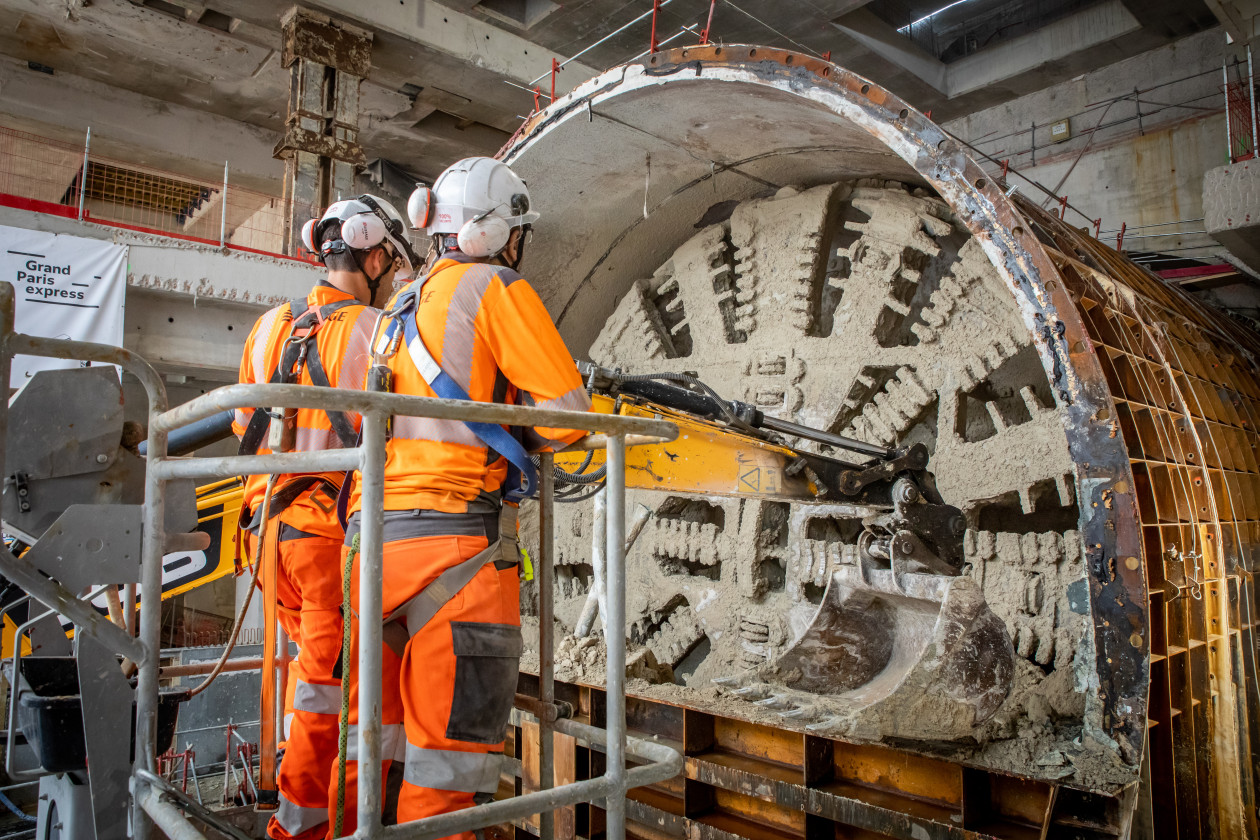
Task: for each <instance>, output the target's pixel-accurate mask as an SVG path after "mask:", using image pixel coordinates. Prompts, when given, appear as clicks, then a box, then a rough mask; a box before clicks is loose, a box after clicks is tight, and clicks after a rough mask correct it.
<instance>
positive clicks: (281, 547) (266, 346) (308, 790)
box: [233, 195, 419, 840]
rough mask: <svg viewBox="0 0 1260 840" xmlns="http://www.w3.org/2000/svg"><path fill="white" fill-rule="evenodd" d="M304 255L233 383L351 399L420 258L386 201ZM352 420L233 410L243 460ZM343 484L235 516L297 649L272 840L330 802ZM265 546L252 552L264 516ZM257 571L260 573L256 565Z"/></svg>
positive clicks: (313, 237) (308, 827) (312, 231)
mask: <svg viewBox="0 0 1260 840" xmlns="http://www.w3.org/2000/svg"><path fill="white" fill-rule="evenodd" d="M302 238H303V244H305V246H306V247H307V249H308V250H310V251H311V252H312V253H314V254H316V255H317V256H318V258H319V259H320V261H321V262H322V263H323V264H324V265H325V266H326V267H327V268H328V275H327V277H326V279H324V280H322V281H321V282H320V283H319V284H317V285H316V286H315V287H314V288H313V289H311V291H310V292H309V293H308V294H307V295H306V297H305V298H301V299H298V300H294V301H291V302H290V303H286V304H283V305H281V306H278V307H276V308H274V309H272V310H270V311H269V312H267V313H266V314H264V315H263V316H262V317H261V318H259V319H258V322H257V323H256V324H255V325H254V329H253V331H252V332H251V333H250V335H249V338H248V339H247V340H246V342H245V352H244V355H243V356H242V358H241V370H240V381H241V382H242V383H268V382H271V383H296V384H301V385H318V386H324V387H333V388H349V389H354V390H361V389H362V388H363V387H364V384H365V381H366V376H367V371H368V365H369V362H370V359H371V350H370V347H371V336H372V330H373V328H374V327H375V325H376V321H377V318H378V316H379V315H380V310H379V309H378V308H373V307H380V306H381V305H383V304H384V302H385V301H386V300H388V298H389V296H390V294H392V292H393V281H394V278H395V277H400V278H403V279H405V278H408V277H410V276H411V273H412V272H413V270H414V267H415V266H417V265H419V259H418V258H417V257H416V255H415V252H414V251H413V250H412V248H411V245H410V244H409V243H408V241H407V238H406V233H405V222H404V220H403V218H402V216H401V214H399V212H398V211H397V210H396V209H394V208H393V207H392V206H390V205H389V204H388V203H387V202H385V201H383V200H381V199H379V198H374V197H372V196H370V195H363V196H360V197H358V198H356V199H350V200H346V201H338V202H336V203H335V204H333V205H331V206H330V207H329V208H328V210H327V211H326V212H325V213H324V215H323V217H322V218H320V219H319V220H318V221H315V220H312V221H310V222H308V223H307V224H306V226H305V228H304V229H303V231H302ZM359 424H360V418H359V415H358V414H353V413H342V412H338V411H329V412H324V411H319V410H315V409H298V410H289V411H284V410H276V411H269V410H267V409H265V408H259V409H255V410H253V411H237V412H236V418H235V422H234V423H233V431H235V432H236V434H237V436H238V437H240V438H241V453H242V454H255V453H266V452H271V451H276V450H280V451H298V452H310V451H315V450H323V449H336V448H339V447H348V446H354V445H355V443H356V437H357V435H358V431H359ZM343 478H344V474H343V473H340V472H337V473H327V474H314V475H282V476H277V477H276V480H275V482H274V484H273V492H272V495H271V498H270V500H269V502H268V503H267V504H266V505H265V506H264V499H263V497H264V495H265V492H266V491H265V487H266V484H267V477H266V476H260V475H254V476H248V477H247V478H246V480H245V499H244V508H243V511H244V516H243V518H244V519H246V520H247V521H248V526H249V528H250V530H251V532H252V533H253V537H252V540H251V543H252V545H253V546H254V548H255V550H254V551H253V556H254V557H255V562H260V563H261V562H262V560H263V557H264V556H265V554H266V553H267V552H275V557H276V562H277V569H278V574H277V575H276V580H275V581H274V585H275V588H276V594H277V602H278V613H279V616H278V617H279V620H280V623H281V625H282V626H283V627H284V629H285V632H286V633H287V634H288V636H289V638H291V639H292V640H294V641H295V642H296V643H297V645H298V649H299V652H298V656H297V659H296V660H295V661H294V662H293V664H292V666H291V668H290V681H289V682H290V690H291V695H292V700H291V702H292V714H291V716H290V715H286V717H285V724H286V725H285V729H286V733H287V741H288V743H287V746H286V748H285V755H284V760H283V761H282V763H281V765H280V771H279V778H278V788H279V803H278V809H277V811H276V813H275V815H274V816H273V817H272V818H271V820H270V822H269V823H268V825H267V834H268V836H269V837H271V838H272V840H313V838H318V837H323V836H324V835H325V834H327V832H328V825H327V823H328V791H329V779H330V774H331V773H332V772H333V770H334V764H335V762H336V758H337V747H338V722H339V721H338V716H339V713H340V710H341V680H340V678H339V676H338V675H336V674H335V673H334V670H335V667H334V666H335V664H336V661H337V657H338V655H339V654H340V653H341V643H342V638H341V635H342V629H341V628H342V614H341V607H342V582H341V578H342V575H341V543H342V540H343V537H344V531H343V530H342V527H341V524H340V522H339V521H338V519H337V496H338V492H339V489H340V485H341V482H342V480H343ZM264 507H266V509H267V511H268V515H267V519H268V522H267V525H266V528H264V529H261V530H262V531H263V533H264V534H265V543H264V544H263V545H262V546H259V545H258V533H259V531H260V525H261V524H262V523H261V519H262V515H263V509H264ZM264 568H265V565H264Z"/></svg>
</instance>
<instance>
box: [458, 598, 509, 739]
mask: <svg viewBox="0 0 1260 840" xmlns="http://www.w3.org/2000/svg"><path fill="white" fill-rule="evenodd" d="M451 640H452V647H453V649H454V653H455V685H454V695H453V697H452V698H451V716H450V720H449V721H448V722H447V726H446V737H447V738H450V739H452V740H455V741H469V742H472V743H474V744H497V743H499V742H500V741H502V740H503V738H504V733H505V731H506V728H507V724H508V719H509V717H510V716H511V714H512V704H513V701H514V699H515V697H516V680H517V674H518V671H519V667H520V659H521V651H522V650H523V648H524V643H523V641H522V639H521V628H520V627H519V626H517V625H514V624H484V623H481V622H475V621H453V622H451Z"/></svg>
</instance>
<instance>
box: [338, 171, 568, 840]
mask: <svg viewBox="0 0 1260 840" xmlns="http://www.w3.org/2000/svg"><path fill="white" fill-rule="evenodd" d="M407 215H408V216H409V218H410V219H411V222H412V225H413V227H415V228H417V229H423V230H425V231H426V232H427V233H428V234H430V235H431V236H432V238H433V244H434V253H435V260H436V261H435V262H434V264H433V265H432V267H431V268H430V270H429V271H428V272H427V273H426V274H425V275H424V276H421V277H418V278H417V279H416V280H415V281H414V282H413V283H411V284H410V285H409V286H407V287H406V288H405V289H404V290H403V291H402V292H401V293H400V294H399V295H398V296H397V297H396V298H395V299H394V301H392V302H391V304H390V306H389V308H388V309H387V311H386V315H385V318H384V319H383V320H382V325H381V328H380V329H379V330H378V331H377V335H376V337H375V339H374V341H373V353H374V356H373V370H372V374H371V375H370V379H371V381H372V382H373V385H374V386H375V387H377V388H379V389H382V390H385V389H388V390H391V391H393V392H394V393H399V394H409V395H416V396H425V397H433V396H437V397H443V398H447V399H465V400H469V399H470V400H476V401H479V402H497V403H505V404H516V405H531V406H540V407H545V408H551V409H570V410H576V411H587V410H589V409H590V398H589V396H588V395H587V393H586V389H585V387H584V385H583V381H582V377H581V376H580V375H579V374H578V371H577V368H576V367H575V365H574V363H573V359H572V356H571V355H570V353H569V351H568V349H567V348H566V347H565V344H564V341H563V340H562V339H561V338H560V334H559V332H558V331H557V330H556V327H555V325H554V324H553V323H552V321H551V317H550V315H549V314H548V312H547V310H546V308H545V307H544V306H543V303H542V301H541V300H540V299H539V297H538V294H537V292H535V291H534V289H533V288H532V287H531V286H530V285H529V284H528V283H527V282H526V281H525V280H524V279H523V278H522V277H521V275H520V274H518V273H517V271H516V269H517V268H518V267H519V265H520V263H521V259H522V257H523V256H524V253H525V246H526V242H527V240H528V238H529V235H530V231H531V228H532V224H533V222H534V221H535V220H536V219H537V218H538V213H536V212H534V211H533V210H532V209H531V207H530V197H529V190H528V189H527V187H526V186H525V183H524V181H522V180H521V179H520V178H519V177H518V176H517V175H516V173H514V172H513V171H512V170H511V169H510V168H509V167H508V166H507V165H505V164H503V163H500V162H499V161H496V160H494V159H492V158H486V157H474V158H468V159H466V160H461V161H459V162H458V163H456V164H454V165H453V166H451V167H450V168H448V169H447V170H446V171H445V172H443V173H442V175H441V176H440V177H439V178H438V179H437V181H436V182H435V184H434V185H433V188H432V190H429V189H428V188H426V187H420V188H419V189H417V190H416V192H415V193H413V195H412V197H411V201H410V202H409V203H408V209H407ZM583 434H584V433H583V432H581V431H576V430H571V429H555V428H538V427H524V428H520V427H512V428H510V429H509V428H507V427H504V426H498V425H494V424H488V423H472V424H466V423H463V422H460V421H453V420H435V419H429V418H422V417H403V416H397V417H394V418H393V421H392V432H391V437H390V439H389V441H388V443H387V445H386V464H385V514H384V515H385V528H384V558H383V559H384V580H383V589H384V601H383V608H384V616H385V622H386V624H385V630H384V638H385V643H386V647H387V648H388V649H387V650H384V651H383V652H382V656H383V659H384V672H385V673H384V682H385V685H384V686H383V710H382V711H383V718H382V719H383V721H384V722H385V723H387V724H388V723H389V722H391V721H392V720H397V719H398V717H397V715H398V712H399V710H401V719H402V722H403V729H404V732H403V733H402V734H403V735H404V736H405V737H404V738H402V739H400V741H398V742H396V744H397V748H396V751H395V753H394V758H395V760H399V759H401V760H402V761H403V766H404V771H403V774H402V788H401V791H400V793H399V796H398V811H397V815H398V822H399V823H403V822H409V821H412V820H417V819H421V818H423V817H428V816H432V815H435V814H441V813H446V812H449V811H455V810H458V809H461V808H467V807H469V806H471V805H473V804H475V803H479V802H486V801H489V800H490V799H491V798H493V796H494V792H495V791H496V790H498V787H499V772H500V767H501V764H502V759H503V742H504V736H505V734H506V731H507V724H508V718H509V715H510V713H511V709H512V704H513V699H514V696H515V693H516V679H517V669H518V663H519V659H520V655H521V646H522V642H521V633H520V578H519V574H520V554H519V551H518V548H517V543H516V535H517V527H516V512H517V503H518V501H519V500H520V499H521V498H523V497H525V496H528V495H530V494H532V492H533V488H534V485H535V483H536V479H537V475H536V471H535V469H534V466H533V464H532V463H531V462H530V459H529V455H528V453H530V452H544V451H558V450H560V449H563V448H565V447H566V446H568V445H570V444H572V443H573V442H574V441H576V440H577V439H579V438H581V437H582V436H583ZM354 480H355V482H356V485H355V486H354V487H353V488H352V491H351V493H350V501H349V510H350V511H351V515H350V518H349V523H348V525H347V528H346V541H347V546H349V547H350V548H349V550H350V552H351V553H352V554H353V553H354V546H355V545H357V544H356V542H355V536H356V534H357V533H358V530H359V519H360V515H359V513H358V512H357V511H358V509H359V503H360V491H361V489H362V488H361V487H360V486H359V485H358V482H359V481H360V476H359V475H358V474H356V475H355V479H354ZM355 565H356V571H355V572H354V581H355V582H357V581H358V572H357V558H356V564H355ZM351 597H352V598H353V599H354V601H353V603H354V604H357V586H355V587H354V589H353V591H352V596H351ZM351 614H352V615H354V616H355V622H356V625H357V622H358V621H360V620H362V617H361V616H360V615H359V613H358V611H357V608H356V609H353V610H352V613H351ZM356 632H357V631H356ZM354 649H355V650H357V635H356V640H355V647H354ZM391 663H392V667H393V668H394V669H396V670H394V671H393V675H392V676H391ZM352 673H353V672H352ZM352 693H353V694H354V695H355V696H354V697H352V700H351V703H350V711H351V714H352V715H355V714H357V709H358V702H357V691H354V692H352ZM388 729H389V727H388V726H386V730H388ZM383 740H384V741H385V744H384V745H383V749H384V750H385V755H386V756H387V757H388V755H389V752H388V750H389V745H390V740H391V736H390V734H389V733H388V732H387V733H386V734H385V736H384V738H383ZM349 787H350V786H347V791H346V812H347V815H348V814H349V813H350V810H351V809H352V807H353V803H354V801H355V793H354V792H353V791H352V790H350V789H349ZM354 828H355V824H354V823H353V822H351V821H349V820H347V822H346V825H345V826H344V828H343V832H342V833H343V834H348V833H350V832H351V831H353V830H354ZM460 837H461V838H462V840H472V838H473V834H472V832H467V833H465V834H463V835H460Z"/></svg>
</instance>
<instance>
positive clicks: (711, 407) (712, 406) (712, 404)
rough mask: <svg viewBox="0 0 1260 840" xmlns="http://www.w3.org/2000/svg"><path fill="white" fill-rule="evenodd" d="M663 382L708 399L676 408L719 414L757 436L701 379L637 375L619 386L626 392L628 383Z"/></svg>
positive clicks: (658, 374) (622, 379)
mask: <svg viewBox="0 0 1260 840" xmlns="http://www.w3.org/2000/svg"><path fill="white" fill-rule="evenodd" d="M661 381H664V382H671V381H672V382H682V383H683V384H685V385H689V386H691V387H690V389H683V390H690V391H691V392H692V393H695V392H696V391H699V392H700V393H699V396H701V397H708V399H707V400H705V401H704V402H703V403H696V404H695V405H694V406H674V407H676V408H682V409H683V410H684V411H693V412H694V413H696V414H703V415H712V414H714V413H717V414H720V415H722V419H724V420H725V421H726V422H727V423H730V424H731V425H732V426H734V427H735V428H737V429H739V430H741V431H743V432H747V433H750V434H753V435H756V434H757V430H756V428H754V427H753V426H752V425H750V424H749V423H747V422H745V421H744V420H742V419H740V418H739V417H738V416H737V415H736V414H735V412H733V411H731V406H730V403H729V402H727V401H726V400H724V399H722V397H721V396H720V395H719V394H718V392H717V391H714V390H713V389H712V388H710V387H709V386H708V385H706V384H704V383H703V382H701V381H700V380H699V379H697V378H696V377H694V376H690V375H688V374H685V373H643V374H635V375H631V376H622V377H621V381H620V383H619V385H620V386H621V390H623V391H624V390H627V389H626V388H625V387H624V386H625V385H626V384H627V383H631V382H661ZM631 393H633V391H631ZM642 396H646V397H648V398H649V399H651V398H652V397H651V395H648V394H643V395H642ZM659 401H660V402H662V403H664V404H666V405H669V402H668V401H667V400H659Z"/></svg>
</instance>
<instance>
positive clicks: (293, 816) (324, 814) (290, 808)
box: [275, 793, 328, 837]
mask: <svg viewBox="0 0 1260 840" xmlns="http://www.w3.org/2000/svg"><path fill="white" fill-rule="evenodd" d="M275 820H276V822H278V823H279V824H280V827H281V828H283V829H284V830H285V831H287V832H289V834H290V835H291V836H293V837H297V836H299V835H301V834H303V833H305V832H308V831H310V830H311V829H314V828H317V827H319V826H321V825H326V824H327V823H328V808H327V807H326V806H322V805H321V806H319V807H317V808H306V807H303V806H301V805H298V804H296V803H295V802H292V801H290V800H289V798H288V797H287V796H285V795H284V794H283V793H281V794H280V807H279V808H278V809H277V810H276V815H275Z"/></svg>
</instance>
